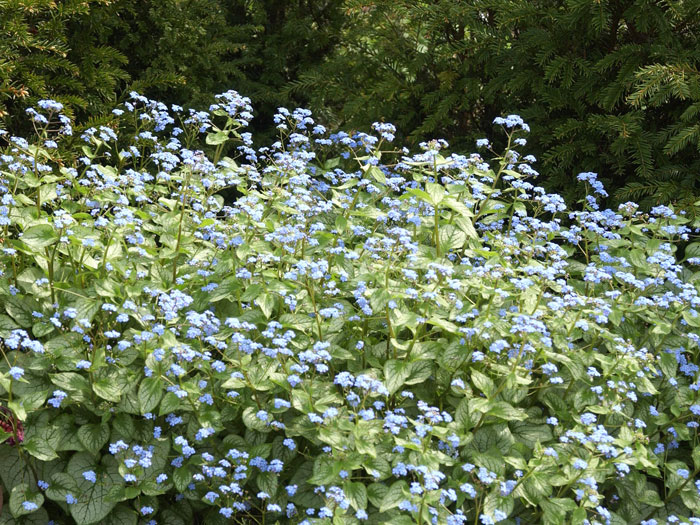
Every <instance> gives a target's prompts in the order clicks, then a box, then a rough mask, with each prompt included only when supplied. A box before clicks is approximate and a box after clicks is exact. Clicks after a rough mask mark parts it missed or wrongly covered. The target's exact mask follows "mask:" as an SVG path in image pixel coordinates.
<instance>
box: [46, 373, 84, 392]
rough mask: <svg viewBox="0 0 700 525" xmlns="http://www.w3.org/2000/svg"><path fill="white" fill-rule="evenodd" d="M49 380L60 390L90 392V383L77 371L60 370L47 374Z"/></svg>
mask: <svg viewBox="0 0 700 525" xmlns="http://www.w3.org/2000/svg"><path fill="white" fill-rule="evenodd" d="M49 377H50V379H51V382H52V383H53V384H54V385H56V386H57V387H58V388H60V389H62V390H66V391H68V392H82V393H88V392H90V383H89V382H88V380H87V379H86V378H85V377H84V376H82V375H80V374H78V373H77V372H61V373H58V374H50V375H49Z"/></svg>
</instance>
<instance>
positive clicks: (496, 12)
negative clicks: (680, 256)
mask: <svg viewBox="0 0 700 525" xmlns="http://www.w3.org/2000/svg"><path fill="white" fill-rule="evenodd" d="M346 5H348V10H349V15H348V17H347V20H348V21H347V23H346V24H345V27H344V32H343V37H342V39H341V42H340V45H339V46H338V47H337V48H336V50H335V52H334V53H332V54H331V55H330V57H329V59H328V60H327V61H325V62H324V63H323V64H321V65H320V67H318V68H314V69H311V70H309V71H306V72H304V73H303V74H302V75H301V76H300V78H299V80H298V81H296V83H295V84H294V85H292V86H291V88H290V89H292V90H293V89H295V87H296V88H298V89H299V90H300V91H303V92H304V93H306V94H308V95H307V96H310V100H311V103H312V104H313V107H314V108H316V107H318V108H329V110H334V111H335V114H336V115H337V118H338V119H339V120H340V121H341V122H343V123H344V124H346V125H352V126H357V127H360V126H365V125H369V124H370V123H371V122H372V120H371V119H379V118H386V119H388V120H390V121H391V122H395V123H397V124H398V125H399V127H400V129H402V130H407V131H410V134H411V138H412V139H413V140H415V141H416V143H417V142H419V141H421V140H426V139H427V138H430V137H433V136H436V135H437V136H441V137H444V138H446V139H447V140H449V141H451V142H454V143H457V144H459V146H461V147H463V146H464V145H465V144H471V143H472V140H474V139H476V138H478V137H479V136H480V135H481V134H483V133H484V132H485V131H486V130H488V129H490V128H489V125H490V122H491V121H492V120H493V118H494V117H496V116H498V115H501V114H503V113H514V112H515V113H519V114H521V115H522V116H523V118H525V119H526V120H527V122H529V123H530V125H532V126H533V127H534V128H536V129H538V130H539V131H538V133H537V135H536V136H533V137H532V141H531V144H530V147H531V149H530V151H531V153H533V154H534V155H536V156H537V157H538V158H540V159H541V161H542V162H543V166H544V168H545V170H546V179H545V181H544V182H543V185H545V186H546V187H547V188H549V190H550V191H553V190H557V191H560V192H564V193H565V194H566V195H567V197H569V198H574V195H575V194H574V193H573V192H570V190H571V188H572V187H573V185H571V184H570V181H571V179H572V178H573V177H574V176H575V175H576V173H578V172H579V171H582V170H591V171H596V172H598V173H600V175H601V177H603V178H604V179H605V180H606V181H608V182H609V185H610V186H611V188H612V190H613V191H611V193H612V194H613V197H615V199H616V201H617V202H624V201H625V200H628V199H637V200H639V202H640V204H643V205H644V206H645V207H646V209H648V208H650V207H652V206H654V205H656V204H661V203H667V204H668V203H670V202H672V201H674V202H676V203H678V204H679V205H680V206H683V207H685V208H687V209H689V210H691V209H693V206H692V204H693V203H694V201H695V200H697V195H698V194H700V191H699V190H698V187H697V177H696V176H695V174H696V173H697V172H698V164H697V147H698V144H699V140H700V131H699V130H698V127H697V115H698V100H700V91H699V90H700V88H699V87H698V86H700V83H699V82H698V64H699V62H698V61H699V57H700V54H699V51H700V48H699V47H698V38H697V36H698V32H699V30H700V26H698V20H699V19H698V17H697V16H696V13H697V11H698V7H699V4H698V2H697V1H690V2H679V1H669V2H649V1H647V0H621V1H615V2H612V1H605V0H604V1H595V2H593V1H589V0H566V1H550V0H546V1H538V2H531V1H518V2H507V1H500V0H497V1H485V2H454V1H452V0H435V1H431V2H425V1H413V0H407V1H397V0H372V1H367V0H356V1H348V2H346Z"/></svg>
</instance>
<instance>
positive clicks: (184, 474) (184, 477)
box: [173, 465, 192, 492]
mask: <svg viewBox="0 0 700 525" xmlns="http://www.w3.org/2000/svg"><path fill="white" fill-rule="evenodd" d="M173 483H174V484H175V488H176V489H177V491H178V492H184V491H185V489H187V485H189V484H190V483H192V472H190V469H189V467H188V466H187V465H185V466H183V467H180V468H176V469H175V470H173Z"/></svg>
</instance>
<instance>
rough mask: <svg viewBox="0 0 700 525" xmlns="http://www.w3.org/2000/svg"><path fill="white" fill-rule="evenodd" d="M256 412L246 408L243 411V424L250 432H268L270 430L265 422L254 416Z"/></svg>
mask: <svg viewBox="0 0 700 525" xmlns="http://www.w3.org/2000/svg"><path fill="white" fill-rule="evenodd" d="M257 412H258V410H257V408H255V407H246V409H245V410H244V411H243V424H244V425H245V426H246V427H248V428H249V429H251V430H257V431H258V432H270V431H271V430H272V429H271V428H270V427H269V426H268V424H267V422H265V421H263V420H261V419H258V417H257V416H256V413H257Z"/></svg>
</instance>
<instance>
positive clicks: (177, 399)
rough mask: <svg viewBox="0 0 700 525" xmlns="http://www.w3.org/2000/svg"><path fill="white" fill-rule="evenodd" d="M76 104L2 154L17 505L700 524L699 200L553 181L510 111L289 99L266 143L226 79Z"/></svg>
mask: <svg viewBox="0 0 700 525" xmlns="http://www.w3.org/2000/svg"><path fill="white" fill-rule="evenodd" d="M61 110H62V107H61V106H60V104H58V103H55V102H52V101H41V102H40V103H39V104H38V108H37V109H32V110H31V111H29V112H28V115H29V117H30V118H31V119H32V120H33V121H34V123H35V124H36V129H37V130H38V136H37V137H35V138H33V139H31V140H30V139H26V138H20V137H9V138H3V140H5V141H6V145H5V146H4V148H3V149H2V151H1V152H0V153H1V154H0V201H1V202H0V229H2V233H1V234H0V237H2V238H3V239H4V241H3V244H2V246H1V250H0V342H2V348H1V349H2V352H3V358H4V359H3V360H2V364H1V365H0V388H1V389H2V390H1V392H0V394H1V395H2V397H3V402H4V403H5V404H6V405H7V408H3V409H2V415H3V417H2V419H3V421H1V422H0V426H1V427H2V430H3V431H4V434H3V435H4V436H5V438H6V441H5V443H6V444H7V445H15V446H4V447H0V462H2V463H3V464H4V465H6V466H8V468H6V469H0V476H1V477H2V481H3V485H4V486H5V487H6V488H7V490H8V491H9V492H10V494H11V497H10V505H9V507H10V512H11V513H12V514H13V516H14V518H19V517H20V516H22V515H25V514H27V515H30V514H31V515H32V516H34V517H36V521H37V522H39V521H42V520H43V521H48V516H49V512H50V513H51V518H52V519H56V520H62V521H65V522H69V521H71V522H76V523H79V524H80V525H88V524H92V523H99V522H102V521H103V520H105V519H107V517H108V516H109V517H111V519H113V520H117V521H120V522H124V523H128V522H132V521H133V522H135V521H136V520H137V519H141V520H142V521H143V522H145V523H149V524H150V523H153V524H156V523H176V522H177V523H179V522H183V520H184V522H194V521H195V518H194V516H197V519H200V517H201V519H202V520H204V521H206V522H209V521H211V522H219V520H223V521H227V520H228V521H230V522H232V523H243V522H245V523H272V522H278V523H296V524H304V525H311V524H327V523H362V522H368V523H397V524H402V523H421V524H423V523H431V524H443V523H446V524H449V525H462V524H465V523H481V524H484V525H488V524H493V523H586V524H589V525H595V524H613V523H646V524H648V525H651V524H659V525H660V524H661V523H670V524H676V523H699V520H698V518H696V517H695V516H696V515H698V514H700V476H699V474H700V460H699V459H698V458H700V446H699V445H698V444H697V442H698V436H697V432H698V427H700V399H699V398H698V396H699V395H700V394H699V392H700V368H699V367H698V365H697V364H696V363H697V360H698V344H699V343H700V315H699V313H698V309H699V308H700V294H699V293H698V291H699V288H698V285H697V283H698V278H697V277H696V273H697V272H694V268H693V265H697V263H698V257H696V255H697V254H698V253H700V250H698V246H700V245H698V244H697V243H692V242H690V241H691V239H692V238H693V237H694V236H695V235H696V234H697V231H696V229H695V228H696V225H695V224H694V223H693V222H692V220H691V219H690V218H689V217H686V216H685V214H684V213H683V212H682V211H678V210H675V209H673V208H672V207H670V206H657V207H655V208H653V209H651V210H649V211H643V210H641V209H640V208H639V207H638V206H637V205H635V204H634V203H625V204H623V205H621V206H619V207H618V208H617V209H615V210H612V209H603V208H604V203H603V201H601V199H605V198H607V197H608V195H607V192H606V191H605V188H604V187H603V185H602V184H601V183H600V181H599V180H598V179H597V176H596V174H594V173H581V174H580V175H579V176H578V180H579V181H580V182H581V183H583V184H586V185H587V187H588V188H590V190H591V192H590V194H589V195H588V196H587V197H586V198H585V199H583V200H582V201H580V202H578V203H566V202H565V201H564V199H563V198H562V197H561V196H559V195H554V194H549V193H547V191H546V190H545V189H544V188H542V187H540V186H537V185H535V183H534V179H535V178H536V177H537V172H536V171H535V170H534V168H532V165H533V164H534V163H535V162H536V159H534V158H533V157H532V156H529V155H526V156H522V155H521V154H520V152H519V149H520V148H523V147H524V146H525V145H526V139H525V138H524V135H525V134H526V133H527V132H529V127H528V126H527V124H525V123H524V122H523V120H522V119H521V118H520V117H519V116H517V115H510V116H507V117H504V118H497V119H496V120H495V121H494V123H495V124H496V125H499V126H501V128H502V129H503V131H504V132H505V133H506V134H507V139H508V141H507V144H508V146H507V149H506V151H505V153H504V154H502V155H498V154H496V153H495V152H493V151H492V152H491V153H493V155H494V157H493V158H488V159H487V158H485V157H484V156H482V155H479V154H472V155H469V156H465V155H458V154H454V153H453V154H450V153H448V147H449V145H448V144H447V143H446V142H445V141H443V140H433V141H427V142H425V143H422V144H421V145H420V146H421V151H420V152H418V153H416V154H414V155H411V154H410V152H409V151H408V150H407V149H394V147H393V146H392V145H391V143H392V142H393V140H394V137H395V132H396V129H395V128H394V127H393V126H392V125H390V124H386V123H377V124H375V125H374V126H373V129H372V132H370V133H360V132H355V133H345V132H337V133H328V131H327V130H326V128H325V127H324V126H322V125H320V124H318V123H317V122H315V120H314V117H313V115H312V114H311V112H309V111H308V110H303V109H297V110H294V111H290V110H287V109H285V108H280V109H279V110H278V112H277V114H276V115H275V117H274V118H275V123H276V125H277V127H278V130H279V132H280V138H279V140H278V141H277V142H275V143H273V144H271V145H269V146H267V147H263V148H259V149H255V148H254V147H253V142H252V137H251V135H250V133H248V132H246V131H244V130H245V128H246V127H247V126H248V125H249V123H250V120H251V118H252V108H251V107H250V101H249V100H248V99H247V98H245V97H242V96H240V95H239V94H237V93H236V92H233V91H229V92H227V93H224V94H222V95H220V96H218V97H217V98H216V101H215V103H214V104H213V105H212V106H211V107H210V108H209V111H194V110H190V111H186V110H184V109H183V108H181V107H179V106H167V105H165V104H162V103H160V102H157V101H153V100H149V99H148V98H146V97H143V96H141V95H139V94H137V93H132V94H131V95H130V97H129V100H128V101H127V102H126V103H124V104H123V105H122V106H120V107H119V108H117V109H115V111H114V112H113V114H112V119H113V120H112V121H110V122H105V123H103V124H102V125H99V126H96V127H92V128H88V129H86V130H84V131H83V132H82V133H81V134H80V136H75V137H73V136H72V131H71V130H72V128H71V125H70V120H69V119H67V118H66V117H65V116H63V115H62V114H61V113H60V112H61ZM57 125H59V126H60V127H57ZM3 137H4V135H3ZM490 144H491V142H490V141H489V140H488V139H481V140H479V141H478V142H477V145H478V146H479V147H480V148H489V149H490V148H491V146H490ZM233 194H235V196H233V197H232V195H233ZM227 199H228V200H227ZM9 466H11V468H10V467H9ZM38 478H41V479H38ZM44 518H46V519H45V520H44ZM43 521H42V522H43Z"/></svg>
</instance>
